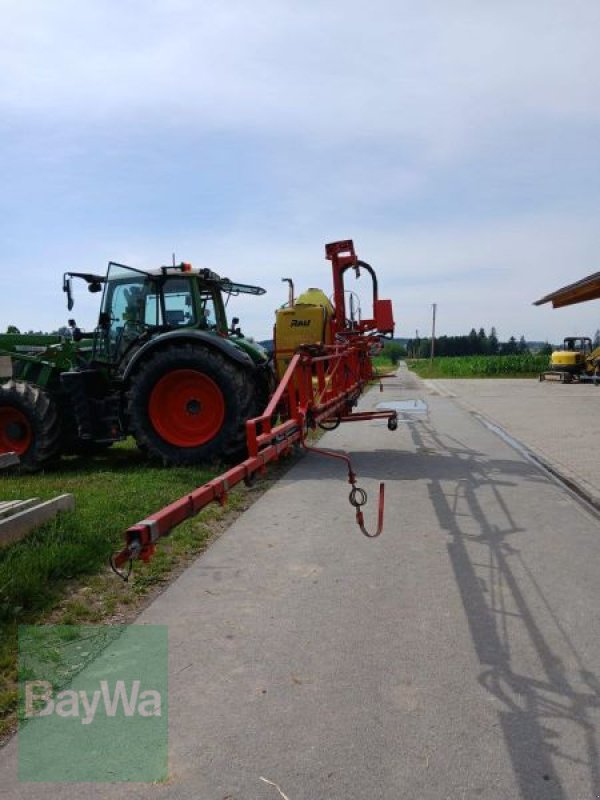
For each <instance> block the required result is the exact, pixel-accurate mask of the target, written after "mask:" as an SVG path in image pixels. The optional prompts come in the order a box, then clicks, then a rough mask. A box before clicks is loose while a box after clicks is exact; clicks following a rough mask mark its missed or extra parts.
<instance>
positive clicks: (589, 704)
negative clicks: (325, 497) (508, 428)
mask: <svg viewBox="0 0 600 800" xmlns="http://www.w3.org/2000/svg"><path fill="white" fill-rule="evenodd" d="M410 428H411V435H412V437H413V441H414V443H415V445H416V446H417V449H418V450H419V451H423V450H425V451H427V450H431V449H432V448H437V449H438V450H439V451H441V452H445V453H447V455H445V456H444V455H440V457H439V459H432V458H429V459H428V475H427V477H428V479H429V480H428V490H429V495H430V498H431V502H432V505H433V507H434V509H435V512H436V514H437V518H438V520H439V523H440V525H441V527H442V529H443V530H445V531H447V532H448V534H450V536H451V537H452V540H451V541H450V542H449V543H448V555H449V558H450V562H451V564H452V568H453V571H454V575H455V578H456V583H457V586H458V589H459V591H460V595H461V599H462V603H463V606H464V609H465V613H466V617H467V622H468V625H469V629H470V633H471V637H472V640H473V644H474V647H475V650H476V653H477V656H478V658H479V661H480V663H481V665H482V668H483V669H482V672H481V673H480V675H479V682H480V684H481V686H482V687H484V688H485V689H486V690H487V691H488V692H490V693H491V694H492V695H493V696H494V697H495V698H497V700H499V701H500V703H501V704H502V709H501V710H500V711H499V712H498V714H499V723H500V726H501V729H502V732H503V735H504V741H505V744H506V748H507V751H508V754H509V756H510V760H511V763H512V767H513V770H514V774H515V777H516V780H517V783H518V786H519V789H520V795H521V797H522V798H526V799H527V800H532V798H535V799H536V800H539V799H540V798H546V797H548V798H552V800H567V796H568V795H567V793H566V790H565V788H564V786H563V784H562V783H561V777H560V775H559V770H558V767H559V765H560V763H561V762H562V763H564V762H571V763H574V764H579V765H582V766H585V767H586V769H587V771H588V772H589V782H590V787H591V796H593V797H595V796H597V794H596V793H597V792H598V789H599V787H600V766H599V753H598V742H597V736H596V729H595V725H594V722H593V720H592V719H591V718H590V712H591V710H593V709H598V708H600V682H599V680H598V678H597V676H596V675H594V674H593V673H592V672H591V671H589V670H588V669H586V667H585V665H584V663H583V660H582V658H581V655H580V653H579V652H578V651H577V649H576V648H575V646H574V644H573V642H572V640H571V639H570V637H569V635H568V633H567V631H566V630H565V628H564V626H563V625H562V624H561V622H560V620H559V619H558V617H557V615H556V613H555V611H554V610H553V609H552V607H551V605H550V603H549V602H548V599H547V597H546V596H545V594H544V592H543V591H542V589H541V587H540V585H539V583H538V582H537V581H536V578H535V576H534V573H533V571H532V570H531V569H530V567H528V565H527V563H526V562H525V559H524V558H523V556H522V554H521V552H520V550H519V548H518V536H515V534H518V533H519V532H521V531H522V529H521V528H519V526H518V525H517V523H516V521H515V520H514V519H513V516H512V514H511V511H510V508H509V506H508V504H507V502H506V500H505V498H504V497H503V494H502V490H503V488H504V487H507V486H510V485H512V484H511V482H510V481H507V480H506V476H507V475H509V476H512V477H514V478H515V479H516V480H518V481H522V480H524V479H527V480H528V481H540V480H545V479H544V478H543V477H542V476H541V475H540V473H539V472H538V471H537V470H536V469H535V468H534V467H533V466H532V465H530V464H528V463H527V462H525V461H520V460H517V459H515V460H514V461H506V462H504V461H503V462H498V461H495V460H493V459H492V460H490V459H488V458H487V457H482V456H481V455H480V454H479V453H473V452H472V451H470V450H469V449H468V448H467V447H463V446H462V445H461V443H459V442H456V440H453V439H452V438H451V437H448V436H446V435H443V436H440V435H439V434H438V433H437V432H436V431H435V430H434V429H433V428H432V427H431V426H430V425H429V423H426V424H423V425H412V426H410ZM447 459H450V460H451V461H454V460H455V459H460V460H461V461H462V462H463V468H462V470H461V471H460V472H459V478H458V480H456V478H457V475H456V473H455V474H454V475H452V480H453V481H454V490H453V491H450V492H449V491H448V488H449V484H448V483H446V484H445V485H442V481H446V480H450V472H449V471H448V470H447V469H446V467H445V466H444V462H446V460H447ZM434 460H435V461H437V462H438V463H437V464H435V463H434V464H432V461H434ZM446 463H447V462H446ZM403 477H404V476H403ZM450 485H452V484H450ZM482 486H486V487H488V488H487V491H488V492H489V491H490V489H491V491H492V492H493V496H494V499H495V501H496V503H497V508H498V509H500V513H501V515H502V517H503V518H504V520H505V524H504V525H503V526H501V527H499V526H498V525H496V524H492V523H491V522H490V521H489V514H486V512H485V511H484V509H483V507H482V503H481V499H480V497H478V489H479V487H482ZM459 512H460V513H459ZM467 529H468V530H467ZM482 545H483V547H484V548H485V552H486V558H485V559H482V558H481V555H480V554H481V552H482V549H481V546H482ZM527 598H532V599H533V600H534V602H533V603H532V602H531V601H529V602H528V600H527ZM532 606H534V607H535V609H537V611H536V610H534V608H533V607H532ZM542 609H543V611H542ZM541 613H543V614H544V618H545V620H546V622H545V624H546V626H547V625H548V622H547V620H548V619H549V620H550V621H551V622H550V625H552V626H553V627H554V629H555V631H556V633H557V634H558V637H559V638H560V640H562V642H563V644H564V648H566V651H567V652H568V653H569V660H570V662H571V663H574V664H576V665H577V667H576V673H577V675H578V680H577V683H578V684H579V688H576V687H575V686H574V685H573V684H574V681H573V680H572V679H571V680H569V678H568V677H567V670H566V668H565V664H564V663H563V660H562V659H561V658H560V657H559V655H558V654H557V653H556V652H554V651H553V649H552V647H551V646H550V644H549V642H548V640H547V638H546V637H545V636H544V633H543V632H542V629H541V622H542V621H541V619H540V616H541ZM536 614H537V616H536ZM511 622H514V623H517V624H520V625H522V626H523V627H524V631H525V632H526V638H527V647H528V648H530V649H531V650H532V651H533V653H535V655H536V656H537V661H538V664H539V665H541V666H540V667H538V668H535V669H532V670H530V671H529V672H530V674H524V672H527V670H526V669H525V670H523V669H521V670H519V669H518V668H516V667H515V666H513V661H514V660H515V654H514V653H513V652H511V637H510V635H509V629H510V623H511ZM519 649H520V650H521V649H522V643H521V642H520V643H519ZM561 649H562V648H561ZM519 656H521V653H519ZM553 723H554V725H558V726H560V725H563V726H564V724H565V723H572V724H573V725H575V726H576V727H577V729H578V734H579V736H581V738H582V741H583V742H585V745H584V750H583V752H582V753H581V754H576V753H574V752H573V741H574V740H573V738H571V742H570V743H569V751H570V752H567V748H566V745H564V744H563V743H562V742H561V734H560V732H559V731H557V730H554V729H553ZM578 738H579V737H578Z"/></svg>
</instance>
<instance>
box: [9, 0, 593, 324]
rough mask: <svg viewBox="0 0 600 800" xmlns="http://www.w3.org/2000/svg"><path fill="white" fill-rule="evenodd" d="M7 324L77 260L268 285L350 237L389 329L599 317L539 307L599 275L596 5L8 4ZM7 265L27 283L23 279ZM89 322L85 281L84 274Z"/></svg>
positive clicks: (51, 294) (386, 1)
mask: <svg viewBox="0 0 600 800" xmlns="http://www.w3.org/2000/svg"><path fill="white" fill-rule="evenodd" d="M0 14H1V15H2V16H1V20H2V30H3V45H2V51H1V52H0V176H1V177H2V185H3V187H4V192H2V195H1V197H0V237H1V241H2V248H1V250H0V328H4V327H5V326H6V325H7V324H9V323H12V324H16V325H18V326H20V327H21V328H29V327H34V328H48V329H50V328H56V327H58V326H59V325H61V324H64V321H65V319H66V317H67V312H66V309H65V307H64V298H63V295H62V292H61V291H60V282H61V275H62V272H63V271H64V270H67V269H79V270H84V269H85V270H90V271H103V270H104V268H105V266H106V263H107V262H108V260H110V259H114V260H117V261H120V262H124V263H131V264H132V265H133V266H141V267H143V266H149V267H150V266H156V265H158V264H161V263H168V262H169V261H170V258H171V253H172V252H173V251H175V252H176V254H177V256H178V258H180V259H181V260H189V261H192V263H194V264H195V265H198V266H200V265H201V266H210V267H212V268H213V269H215V270H217V271H218V272H221V273H222V274H227V275H229V276H230V277H232V278H237V279H239V280H245V281H248V282H256V283H259V284H262V285H264V286H265V287H266V288H267V289H268V294H267V295H266V296H265V297H263V298H258V299H244V300H240V301H238V305H237V306H236V308H235V311H236V312H237V313H238V314H239V316H241V317H242V321H243V323H244V324H243V327H244V329H245V330H246V332H248V333H254V334H255V335H257V336H258V337H259V338H262V337H266V336H268V335H269V331H270V327H271V324H272V320H273V310H274V308H275V307H276V306H278V305H279V304H281V303H282V302H283V301H284V300H285V297H286V295H285V288H284V287H283V285H282V284H281V282H280V278H281V277H283V276H286V277H287V276H292V277H294V278H295V279H296V283H297V285H298V287H299V288H302V287H305V286H322V287H323V288H324V289H326V290H327V291H329V290H330V285H331V279H330V275H329V269H328V264H327V262H325V261H324V259H323V245H324V244H325V242H327V241H332V240H335V239H341V238H353V239H354V241H355V244H356V247H357V251H358V253H359V255H360V257H361V258H363V259H364V260H366V261H369V262H370V263H372V264H373V265H374V266H375V267H376V269H377V270H378V273H379V276H380V284H381V291H382V294H383V295H384V296H386V295H387V296H390V297H392V299H393V301H394V307H395V315H396V320H397V334H398V335H407V336H410V335H412V334H413V333H414V331H415V329H419V330H420V331H421V332H422V333H423V332H424V331H426V330H427V327H428V324H429V316H430V305H431V303H432V302H437V303H438V308H439V317H438V319H439V328H438V330H439V331H440V333H448V334H452V333H461V332H465V331H468V330H469V329H470V327H471V326H475V327H477V328H478V327H480V326H484V327H486V328H489V327H490V326H491V325H495V326H496V327H497V329H498V331H499V333H500V335H501V336H502V337H508V336H509V335H510V334H512V333H514V334H515V335H517V336H518V335H520V334H524V335H525V336H526V337H527V338H535V339H545V338H549V339H550V340H559V339H560V338H562V337H563V336H564V335H567V334H576V333H582V334H590V335H593V333H594V331H595V330H596V329H597V328H600V303H590V304H587V305H583V306H580V307H574V308H573V309H563V310H556V311H553V310H551V309H546V308H543V309H540V308H534V307H532V306H531V302H532V301H533V300H535V299H537V298H538V297H540V296H541V295H543V294H545V293H547V292H549V291H551V290H553V289H555V288H558V286H561V285H563V284H564V283H568V282H570V281H572V280H576V279H578V278H580V277H583V276H584V275H587V274H589V273H590V272H593V271H597V270H600V225H599V224H598V223H599V212H600V146H599V142H600V135H599V134H600V49H599V48H598V47H597V42H598V41H599V39H600V5H599V4H598V3H597V2H595V0H568V2H567V0H565V1H564V2H557V1H556V0H543V1H542V0H528V2H525V3H523V2H522V1H521V2H513V0H504V1H503V2H500V1H499V0H498V1H497V2H496V0H494V1H493V2H492V1H491V0H490V2H485V3H482V2H475V1H473V2H472V1H471V0H469V1H467V0H454V2H452V3H449V2H447V0H446V1H445V2H434V1H433V0H423V2H419V3H414V2H403V1H402V0H373V1H372V2H371V3H364V2H355V0H345V2H341V1H340V0H329V1H328V0H322V2H311V0H302V2H300V1H296V2H291V1H290V0H246V2H239V1H238V0H227V1H226V2H224V1H223V0H220V2H213V1H212V0H211V2H205V1H204V0H195V1H194V2H192V0H153V1H151V0H144V1H143V2H142V1H141V0H125V1H124V2H123V1H122V2H120V3H114V2H108V1H107V0H104V1H103V2H100V1H99V0H86V2H83V3H82V2H73V1H72V0H68V1H67V0H54V2H52V3H48V2H47V0H18V1H17V0H1V1H0ZM15 275H17V276H18V279H17V280H15ZM77 299H78V301H79V302H77V304H76V307H75V313H76V316H77V317H78V321H79V322H80V324H81V325H84V326H91V325H92V324H93V320H94V316H95V304H96V302H97V296H96V295H94V296H87V295H86V294H84V293H83V292H81V291H80V292H79V296H78V298H77Z"/></svg>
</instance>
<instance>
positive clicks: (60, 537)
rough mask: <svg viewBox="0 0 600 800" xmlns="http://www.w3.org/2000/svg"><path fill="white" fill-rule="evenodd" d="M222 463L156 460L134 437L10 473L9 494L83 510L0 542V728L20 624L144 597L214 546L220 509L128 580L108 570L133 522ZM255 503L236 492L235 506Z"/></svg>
mask: <svg viewBox="0 0 600 800" xmlns="http://www.w3.org/2000/svg"><path fill="white" fill-rule="evenodd" d="M218 471H219V470H207V469H202V468H198V467H178V468H169V469H165V468H162V467H159V466H156V465H152V464H149V463H148V462H147V461H145V460H144V458H143V456H142V455H141V453H140V452H139V451H138V450H137V449H136V448H135V447H134V445H133V444H132V443H131V442H129V441H128V442H124V443H122V444H120V445H116V446H114V447H113V448H111V449H110V450H108V451H107V452H106V453H105V454H103V455H101V456H94V457H85V458H80V457H71V458H63V459H62V460H61V461H60V462H58V463H57V464H56V465H55V466H53V467H52V468H51V469H47V470H46V471H45V472H42V473H38V474H35V475H18V474H15V473H13V474H9V473H6V472H4V473H0V500H18V499H27V498H29V497H40V498H42V499H49V498H52V497H55V496H56V495H59V494H64V493H67V492H70V493H72V494H73V495H74V496H75V503H76V509H75V511H74V512H69V513H66V514H61V515H60V516H58V517H56V518H55V519H54V520H52V521H50V522H48V523H47V524H45V525H44V526H43V527H40V528H39V529H37V530H36V531H34V532H32V533H31V534H30V535H29V536H28V537H26V538H25V539H23V540H21V541H20V542H16V543H14V544H12V545H9V546H7V547H4V548H0V734H2V732H3V730H6V729H8V728H9V727H10V726H11V724H12V720H13V719H14V714H13V712H14V708H15V704H16V650H17V626H18V625H19V624H32V623H37V622H48V621H51V622H61V623H66V624H85V623H93V622H99V621H106V620H107V619H108V621H110V616H111V614H114V613H115V612H116V611H119V610H120V611H122V610H123V609H127V607H128V606H131V607H133V606H135V605H136V603H137V605H139V597H140V596H141V595H144V594H145V593H147V592H148V591H150V590H151V589H152V588H153V587H155V586H156V585H157V584H160V583H163V582H164V581H165V579H166V576H167V575H168V574H169V573H170V572H171V571H172V570H173V569H174V568H175V567H177V566H178V565H179V564H181V563H185V562H186V560H189V559H190V558H191V557H192V556H193V555H194V554H195V553H198V552H200V551H201V550H202V549H204V547H205V546H206V541H207V539H208V538H209V536H210V535H211V533H212V532H213V530H214V529H215V523H216V526H217V527H218V524H219V523H218V520H219V519H220V518H221V517H222V516H223V515H224V513H225V512H224V510H223V509H221V508H220V507H219V506H211V507H208V508H207V509H205V510H204V511H202V512H201V513H200V514H199V515H198V516H197V517H195V518H193V519H191V520H188V521H187V522H185V523H183V524H182V525H181V526H179V527H178V528H177V529H176V531H175V532H174V533H173V535H172V536H171V537H169V538H168V539H165V540H163V541H162V542H161V544H160V545H159V547H158V548H157V552H156V555H155V556H154V558H153V559H152V560H151V561H150V563H149V564H143V563H142V562H140V561H138V562H136V564H135V569H134V576H133V580H132V582H131V583H129V584H124V583H123V582H122V581H120V580H119V578H117V577H116V576H114V575H113V574H112V573H111V572H110V571H109V570H108V569H107V565H108V558H109V556H110V554H111V553H112V552H114V551H115V550H118V549H120V547H121V546H122V544H123V541H124V540H123V533H124V531H125V530H126V529H127V528H128V527H129V526H130V525H131V524H133V523H135V522H137V521H138V520H140V519H143V518H144V517H146V516H148V515H149V514H151V513H152V512H153V511H155V510H157V509H159V508H162V507H163V506H164V505H166V504H168V503H169V502H172V501H173V500H176V499H177V498H179V497H181V496H182V495H184V494H186V493H187V492H189V491H190V489H193V488H194V487H196V486H199V485H201V484H202V483H205V482H206V481H207V480H209V479H210V478H211V477H214V475H215V474H217V472H218ZM244 503H246V504H247V503H248V495H247V493H246V492H245V491H244V490H243V489H238V490H234V491H233V492H232V493H231V495H230V498H229V509H232V510H234V511H235V509H236V508H239V507H241V506H242V505H243V504H244Z"/></svg>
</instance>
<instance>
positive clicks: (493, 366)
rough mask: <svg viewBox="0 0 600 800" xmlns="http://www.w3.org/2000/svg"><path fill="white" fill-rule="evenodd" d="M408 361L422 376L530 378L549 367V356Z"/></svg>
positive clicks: (410, 366) (468, 357)
mask: <svg viewBox="0 0 600 800" xmlns="http://www.w3.org/2000/svg"><path fill="white" fill-rule="evenodd" d="M407 364H408V367H409V369H411V370H413V371H414V372H416V373H417V375H420V377H422V378H532V377H537V376H538V375H539V374H540V372H543V371H544V370H545V369H548V356H533V355H514V356H457V357H452V356H448V357H442V358H434V359H433V363H432V362H431V361H430V360H429V359H424V358H423V359H410V360H408V361H407Z"/></svg>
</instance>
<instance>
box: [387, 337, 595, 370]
mask: <svg viewBox="0 0 600 800" xmlns="http://www.w3.org/2000/svg"><path fill="white" fill-rule="evenodd" d="M598 336H599V337H600V332H598ZM552 349H553V348H552V345H551V344H548V343H546V344H545V345H543V346H542V347H541V348H537V350H536V352H539V353H542V354H549V353H551V352H552ZM529 352H531V351H530V348H529V345H528V344H527V342H526V340H525V337H524V336H521V337H520V338H519V339H516V337H514V336H511V337H510V339H508V341H506V342H500V341H499V340H498V335H497V333H496V329H495V328H491V329H490V332H489V333H486V332H485V330H484V329H483V328H480V329H479V331H476V330H475V328H471V331H470V333H468V334H467V335H465V336H436V339H435V355H436V356H481V355H489V356H495V355H500V356H510V355H520V354H526V353H529ZM385 354H386V355H387V356H388V358H390V359H391V360H392V361H393V362H394V363H397V362H398V361H399V360H400V359H401V358H406V357H408V358H428V357H429V356H430V354H431V339H430V338H427V337H424V338H421V337H419V338H416V337H415V338H414V339H409V340H408V341H407V342H406V346H404V345H403V344H401V343H400V342H386V345H385Z"/></svg>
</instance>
